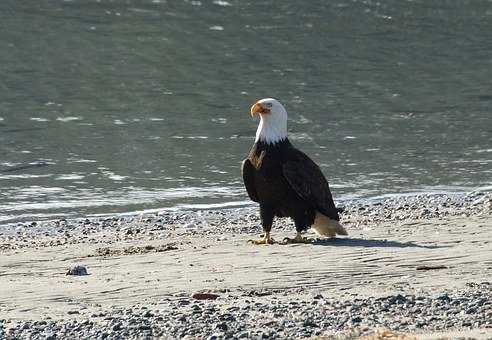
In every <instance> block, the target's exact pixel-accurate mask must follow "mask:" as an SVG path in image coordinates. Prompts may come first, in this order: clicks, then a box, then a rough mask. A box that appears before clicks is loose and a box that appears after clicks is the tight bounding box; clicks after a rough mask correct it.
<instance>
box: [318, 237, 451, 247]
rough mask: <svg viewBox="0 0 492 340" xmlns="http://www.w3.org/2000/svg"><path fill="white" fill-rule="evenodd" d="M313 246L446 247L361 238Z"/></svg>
mask: <svg viewBox="0 0 492 340" xmlns="http://www.w3.org/2000/svg"><path fill="white" fill-rule="evenodd" d="M312 244H313V245H315V246H345V247H364V248H410V247H412V248H425V249H439V248H446V246H437V245H420V244H416V243H413V242H399V241H390V240H374V239H363V238H332V239H317V240H315V241H314V242H313V243H312Z"/></svg>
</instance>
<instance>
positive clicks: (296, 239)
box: [283, 233, 313, 244]
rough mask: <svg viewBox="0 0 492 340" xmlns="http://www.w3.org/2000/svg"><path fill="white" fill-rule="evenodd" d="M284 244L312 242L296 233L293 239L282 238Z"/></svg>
mask: <svg viewBox="0 0 492 340" xmlns="http://www.w3.org/2000/svg"><path fill="white" fill-rule="evenodd" d="M283 243H284V244H293V243H313V240H312V239H310V238H307V237H303V236H302V235H301V233H297V235H296V237H294V238H288V237H286V238H284V242H283Z"/></svg>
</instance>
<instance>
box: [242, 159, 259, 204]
mask: <svg viewBox="0 0 492 340" xmlns="http://www.w3.org/2000/svg"><path fill="white" fill-rule="evenodd" d="M241 174H242V175H243V181H244V186H245V187H246V191H247V192H248V196H249V198H251V200H253V201H255V202H259V199H258V194H257V192H256V187H255V167H254V166H253V164H251V162H250V161H249V159H245V160H244V161H243V163H242V164H241Z"/></svg>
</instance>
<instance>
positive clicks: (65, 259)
mask: <svg viewBox="0 0 492 340" xmlns="http://www.w3.org/2000/svg"><path fill="white" fill-rule="evenodd" d="M247 213H248V214H254V210H251V209H250V210H248V211H247ZM190 214H192V213H190ZM237 214H241V212H240V211H239V212H238V211H236V212H235V214H232V215H231V216H230V217H229V216H228V215H227V213H225V221H229V220H228V218H233V217H235V216H237ZM344 218H345V220H346V225H347V230H348V232H349V236H348V237H340V238H337V239H329V240H316V241H314V242H313V243H312V244H296V245H283V244H275V245H270V246H254V245H251V244H249V243H248V242H247V241H248V240H249V239H252V238H257V237H258V236H259V229H258V226H256V227H255V228H250V230H248V229H246V230H244V228H243V229H239V228H236V230H233V231H232V232H227V231H226V232H222V231H221V230H220V228H221V226H220V225H214V224H213V223H212V224H210V223H209V225H208V227H207V228H204V227H201V226H199V225H188V226H186V228H185V229H184V231H183V229H176V228H175V229H174V230H172V231H169V230H167V229H164V230H159V229H155V230H153V232H151V236H152V237H143V236H142V237H129V238H126V239H125V237H121V234H122V233H123V235H130V236H131V234H132V232H128V230H131V229H129V228H126V229H118V230H117V231H115V230H113V229H111V228H109V229H104V230H98V231H95V232H93V233H92V234H91V235H90V237H89V236H88V237H87V240H85V241H84V239H83V238H82V240H80V239H79V240H77V241H76V242H75V241H74V242H70V239H71V237H72V236H70V235H68V236H67V235H65V241H66V242H61V243H62V244H61V245H49V243H35V242H32V243H33V246H29V243H30V242H29V237H32V238H39V239H43V238H45V239H49V240H52V239H53V237H54V236H52V235H49V236H46V235H45V236H41V235H29V233H27V234H26V235H25V237H23V241H24V244H23V246H22V247H17V248H16V247H11V244H12V243H15V242H19V238H17V239H16V240H15V241H13V240H10V241H9V240H8V239H4V241H3V249H4V250H3V252H2V254H1V259H0V263H1V265H0V311H1V318H2V319H8V320H11V321H16V320H38V319H39V320H41V319H44V318H47V317H48V318H51V319H53V320H57V319H67V318H68V319H83V318H88V317H90V316H91V315H94V314H95V313H98V312H101V311H107V310H111V309H114V308H125V307H131V306H135V305H152V304H154V305H155V304H158V303H159V301H161V300H162V299H164V298H166V299H180V298H182V297H188V296H190V295H191V294H193V293H195V292H215V293H217V294H219V295H220V294H223V293H224V292H227V293H228V294H240V293H241V292H245V291H249V292H270V293H273V294H274V295H275V297H276V298H277V299H279V300H282V299H284V300H288V299H289V298H291V297H292V296H294V295H296V294H297V296H300V297H301V298H302V296H307V295H312V294H318V293H319V294H322V295H323V296H325V297H328V298H332V299H337V298H347V297H350V296H357V297H378V296H387V295H394V294H399V293H402V292H403V293H407V294H409V293H410V294H418V293H420V292H425V293H426V294H433V293H436V294H437V293H440V292H445V291H452V290H456V289H458V290H459V289H464V288H465V287H466V285H467V284H468V283H470V282H486V281H490V277H492V222H491V221H492V216H491V214H490V211H489V210H487V209H485V210H481V211H480V213H479V214H473V215H471V216H462V215H448V216H443V217H438V218H425V219H422V218H406V219H404V220H402V221H394V220H384V219H382V220H379V221H378V222H377V223H374V224H371V223H364V224H363V225H361V224H360V223H354V219H357V218H359V219H360V217H354V216H350V215H348V216H345V217H344ZM350 219H352V223H351V222H350ZM222 220H224V219H222ZM253 221H257V219H253ZM140 222H141V219H140ZM229 222H230V221H229ZM229 222H227V223H229ZM131 223H132V222H129V223H128V225H130V226H131ZM279 223H281V222H279ZM351 225H352V226H353V227H352V228H351V227H350V226H351ZM234 226H237V224H235V223H234V222H233V227H234ZM224 229H225V230H227V228H224ZM233 229H234V228H233ZM151 230H152V229H151ZM211 230H212V231H211ZM293 233H294V230H293V229H292V228H288V226H286V227H285V228H277V229H274V231H273V237H274V238H275V239H277V240H281V239H282V238H283V237H286V236H293ZM145 235H147V236H148V235H149V233H148V232H147V233H146V234H145ZM308 236H312V237H314V236H315V235H314V234H308ZM56 237H58V238H59V236H56ZM26 238H27V242H26ZM67 240H68V241H67ZM91 240H92V241H91ZM93 240H97V242H98V243H97V244H94V241H93ZM8 242H10V243H11V244H10V245H6V244H7V243H8ZM55 244H56V243H55ZM74 264H81V265H83V266H85V267H86V268H87V270H88V273H89V275H86V276H69V275H66V272H67V268H69V267H70V266H72V265H74ZM487 294H489V295H488V296H489V297H490V292H487V293H485V295H487ZM489 312H490V311H489ZM490 313H491V314H490V315H491V318H492V312H490ZM456 331H460V330H450V331H449V332H448V333H446V332H444V333H443V334H444V335H447V336H453V334H454V335H456V336H458V335H457V334H459V333H453V332H456ZM461 331H462V332H465V333H464V334H475V333H476V334H475V336H478V337H480V336H484V337H492V329H490V328H488V329H485V330H477V329H472V330H469V329H468V330H461ZM466 332H468V333H466ZM470 332H472V333H470ZM473 332H475V333H473ZM477 332H478V333H477ZM416 333H417V334H419V332H418V331H417V332H416ZM427 333H428V332H427ZM422 334H424V333H422ZM443 334H438V333H435V334H434V335H432V334H429V333H428V336H430V337H431V338H432V337H439V336H442V335H443ZM477 334H478V335H477Z"/></svg>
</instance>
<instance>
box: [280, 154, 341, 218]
mask: <svg viewBox="0 0 492 340" xmlns="http://www.w3.org/2000/svg"><path fill="white" fill-rule="evenodd" d="M282 170H283V174H284V176H285V178H286V179H287V182H289V184H290V186H291V187H292V189H294V191H295V192H296V193H297V194H298V195H299V196H300V197H301V198H303V199H305V200H306V201H308V202H310V203H311V204H312V205H313V206H314V207H316V210H318V211H319V212H320V213H322V214H323V215H325V216H327V217H329V218H331V219H334V220H337V221H339V220H340V217H339V216H338V210H337V208H336V207H335V203H334V202H333V197H332V196H331V192H330V186H329V185H328V181H327V180H326V178H325V176H324V175H323V173H322V172H321V169H320V168H319V167H318V166H317V165H316V163H314V162H313V161H312V160H311V159H310V158H309V157H308V156H307V155H305V154H304V153H302V152H301V151H299V150H295V151H294V157H291V158H290V159H289V160H288V161H287V162H286V163H284V165H283V169H282Z"/></svg>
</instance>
